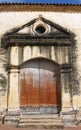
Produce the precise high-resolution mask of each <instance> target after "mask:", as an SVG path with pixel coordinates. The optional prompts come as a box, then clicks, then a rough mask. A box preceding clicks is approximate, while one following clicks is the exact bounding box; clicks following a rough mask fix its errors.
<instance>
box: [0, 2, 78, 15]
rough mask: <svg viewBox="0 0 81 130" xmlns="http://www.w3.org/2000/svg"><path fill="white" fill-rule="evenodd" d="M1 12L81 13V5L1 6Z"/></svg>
mask: <svg viewBox="0 0 81 130" xmlns="http://www.w3.org/2000/svg"><path fill="white" fill-rule="evenodd" d="M0 11H4V12H5V11H52V12H73V13H75V12H77V13H80V12H81V5H71V4H70V5H69V4H23V3H22V4H7V3H5V4H0Z"/></svg>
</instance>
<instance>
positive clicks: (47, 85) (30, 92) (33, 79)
mask: <svg viewBox="0 0 81 130" xmlns="http://www.w3.org/2000/svg"><path fill="white" fill-rule="evenodd" d="M57 67H58V66H56V64H54V63H52V62H50V61H48V60H44V59H43V60H42V59H41V60H40V59H37V60H31V61H29V62H27V63H25V64H24V65H23V67H22V68H21V70H20V84H21V88H20V106H21V107H25V108H26V111H27V112H40V113H41V112H44V113H54V112H57V106H58V105H59V106H61V94H60V92H61V89H60V85H59V82H60V81H59V78H58V77H59V76H58V75H59V73H58V71H59V69H57ZM57 82H58V83H57ZM58 100H59V101H58Z"/></svg>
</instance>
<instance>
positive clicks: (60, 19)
mask: <svg viewBox="0 0 81 130" xmlns="http://www.w3.org/2000/svg"><path fill="white" fill-rule="evenodd" d="M39 15H42V17H44V18H46V19H48V20H50V21H52V22H54V23H56V24H59V25H60V26H62V27H63V28H66V29H68V30H69V31H72V32H73V33H74V34H75V43H76V45H75V52H74V59H73V62H74V69H75V71H76V73H74V74H73V79H72V80H73V84H72V85H73V86H72V90H71V91H72V94H73V98H70V94H69V93H70V90H67V85H66V87H65V86H64V85H63V84H62V87H63V90H62V91H63V95H62V98H63V102H64V103H63V105H64V107H69V105H70V104H69V103H68V102H69V100H72V102H73V107H74V108H75V109H76V108H78V109H79V108H80V107H81V63H80V62H81V14H80V13H57V12H4V13H3V12H1V13H0V38H1V36H2V35H3V34H5V33H6V32H7V31H9V30H10V29H13V28H16V27H19V26H21V25H23V24H25V23H27V22H29V21H31V20H32V19H34V18H37V17H38V16H39ZM73 44H74V43H73ZM51 49H52V52H53V51H54V49H53V48H51ZM13 51H15V50H13ZM26 51H27V52H29V54H28V56H27V55H26ZM30 51H31V49H30V47H29V48H28V47H25V49H24V61H25V60H26V59H27V58H29V57H30V55H31V54H30ZM35 53H36V54H35ZM61 53H62V52H61ZM37 54H38V55H39V51H38V48H36V47H35V48H34V52H33V57H34V56H35V55H37ZM62 55H63V54H62ZM15 58H16V56H14V59H12V61H11V62H12V64H14V65H15V64H18V61H17V59H15ZM52 58H54V59H55V57H54V56H53V54H52ZM59 60H60V62H62V59H60V57H59ZM16 61H17V62H16ZM6 65H7V51H6V50H4V49H2V48H0V78H1V77H4V84H5V85H3V82H2V80H0V85H1V86H0V88H1V92H0V99H1V100H0V104H1V105H0V109H3V108H6V99H7V97H6V96H4V94H5V95H6V89H7V72H6V71H5V68H6ZM64 76H65V75H64ZM67 78H68V76H67V75H66V81H67ZM62 80H63V76H62ZM66 84H67V83H66ZM70 84H71V83H70ZM4 86H5V88H6V89H5V91H3V90H4ZM65 88H66V89H65ZM66 90H67V91H66ZM2 91H3V92H4V94H3V95H2ZM3 102H5V103H4V105H3ZM70 103H71V102H70ZM4 106H5V107H4Z"/></svg>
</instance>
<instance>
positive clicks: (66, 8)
mask: <svg viewBox="0 0 81 130" xmlns="http://www.w3.org/2000/svg"><path fill="white" fill-rule="evenodd" d="M80 44H81V6H80V5H33V4H29V5H0V111H1V113H3V114H4V113H7V112H8V113H10V112H19V113H22V114H23V113H24V112H25V113H26V114H27V113H28V114H35V113H36V114H37V113H38V114H59V115H60V116H61V117H62V118H63V117H64V116H65V117H66V116H67V115H69V117H70V118H71V116H72V117H73V118H74V119H75V118H76V119H77V120H80V111H81V45H80Z"/></svg>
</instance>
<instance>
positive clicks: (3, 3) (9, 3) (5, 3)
mask: <svg viewBox="0 0 81 130" xmlns="http://www.w3.org/2000/svg"><path fill="white" fill-rule="evenodd" d="M0 5H68V6H69V5H71V6H81V4H71V3H25V2H23V3H17V2H16V3H13V2H12V3H11V2H8V3H7V2H2V3H0Z"/></svg>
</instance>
